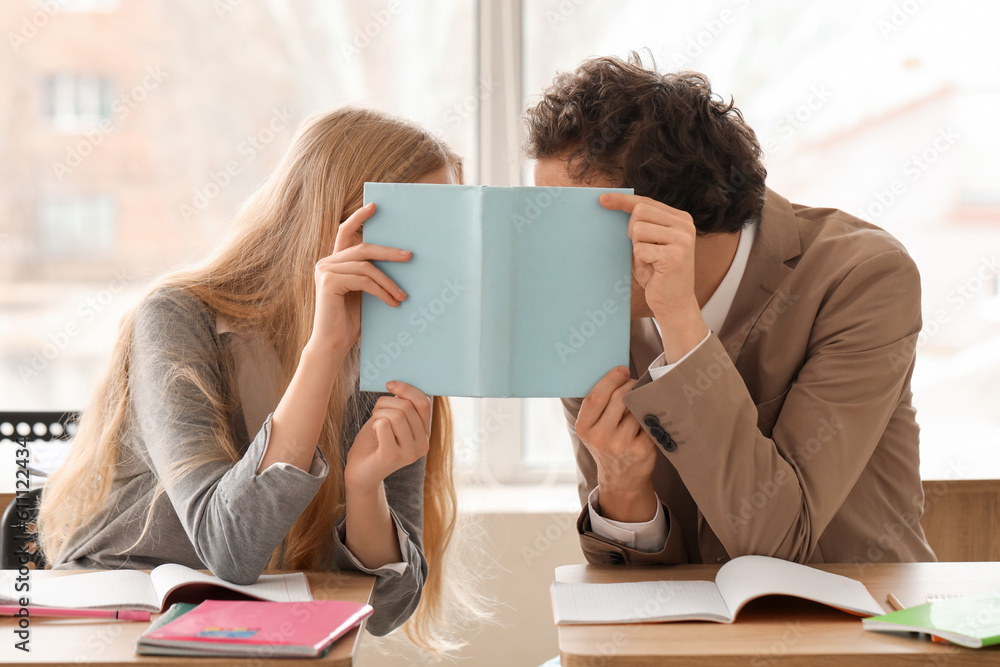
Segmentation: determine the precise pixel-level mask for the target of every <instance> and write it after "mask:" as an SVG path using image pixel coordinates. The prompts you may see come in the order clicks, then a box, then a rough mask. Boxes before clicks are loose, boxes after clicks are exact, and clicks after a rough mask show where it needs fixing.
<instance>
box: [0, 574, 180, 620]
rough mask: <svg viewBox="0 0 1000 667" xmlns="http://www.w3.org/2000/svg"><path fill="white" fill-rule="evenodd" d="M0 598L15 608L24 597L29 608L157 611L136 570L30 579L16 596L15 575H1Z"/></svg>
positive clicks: (147, 583) (152, 595)
mask: <svg viewBox="0 0 1000 667" xmlns="http://www.w3.org/2000/svg"><path fill="white" fill-rule="evenodd" d="M0 577H2V580H0V596H2V597H3V599H4V601H5V602H13V603H15V604H18V600H19V599H20V598H21V597H27V598H28V601H29V604H31V605H38V606H43V607H67V608H70V609H80V608H89V609H141V610H144V611H153V612H155V611H159V610H160V603H159V601H158V599H157V596H156V591H155V590H153V584H152V582H150V580H149V575H148V574H146V573H145V572H139V571H138V570H108V571H105V572H86V573H82V574H68V575H65V576H57V577H53V576H48V575H43V576H35V575H32V577H31V589H30V590H29V591H25V592H17V591H16V590H15V589H14V585H15V584H16V581H15V579H16V577H17V571H15V570H5V571H4V572H3V573H2V574H0Z"/></svg>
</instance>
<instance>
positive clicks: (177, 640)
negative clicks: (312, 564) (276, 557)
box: [142, 600, 373, 658]
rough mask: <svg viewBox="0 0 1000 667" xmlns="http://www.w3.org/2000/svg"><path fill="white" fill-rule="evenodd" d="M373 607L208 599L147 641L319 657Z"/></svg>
mask: <svg viewBox="0 0 1000 667" xmlns="http://www.w3.org/2000/svg"><path fill="white" fill-rule="evenodd" d="M372 611H373V609H372V608H371V606H370V605H367V604H360V603H357V602H343V601H339V600H314V601H312V602H261V601H257V600H206V601H205V602H202V603H201V604H200V605H198V606H197V607H195V608H194V609H192V610H191V611H189V612H187V613H186V614H184V615H183V616H180V617H179V618H177V619H175V620H173V621H170V622H169V623H167V624H166V625H164V626H163V627H161V628H158V629H156V630H154V631H152V632H150V633H148V634H146V635H144V636H143V638H142V643H143V644H144V645H146V646H156V647H161V648H165V649H171V653H173V654H175V655H206V656H210V655H211V656H241V657H242V656H254V657H262V658H263V657H268V656H275V657H278V656H281V657H316V656H319V655H321V654H322V653H323V652H324V651H325V650H326V649H327V648H329V646H330V645H331V644H333V642H335V641H336V640H337V639H339V638H340V637H342V636H343V635H344V634H345V633H347V631H348V630H350V629H351V628H353V627H355V626H356V625H359V624H360V623H361V622H362V621H363V620H364V619H366V618H368V617H369V616H370V615H371V614H372Z"/></svg>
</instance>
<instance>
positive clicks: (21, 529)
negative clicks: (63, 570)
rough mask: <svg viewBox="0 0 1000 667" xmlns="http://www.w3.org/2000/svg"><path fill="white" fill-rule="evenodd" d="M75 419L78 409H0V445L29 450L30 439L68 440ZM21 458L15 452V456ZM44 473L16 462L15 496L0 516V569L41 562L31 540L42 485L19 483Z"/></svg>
mask: <svg viewBox="0 0 1000 667" xmlns="http://www.w3.org/2000/svg"><path fill="white" fill-rule="evenodd" d="M79 419H80V413H79V412H0V445H4V446H5V447H9V446H10V445H9V444H8V443H13V444H14V445H15V446H17V447H21V448H27V449H28V450H29V451H30V449H31V445H32V443H37V442H52V441H53V440H69V439H70V438H72V437H73V434H74V433H76V424H77V422H78V421H79ZM25 458H26V457H20V456H19V457H17V460H18V461H22V460H24V459H25ZM22 465H23V467H24V468H25V469H26V472H25V473H24V474H21V472H20V469H21V467H22ZM44 476H45V473H44V472H42V471H40V470H36V469H35V468H33V467H31V466H30V465H29V464H28V463H27V462H25V463H23V464H21V463H18V472H17V474H16V475H15V480H16V481H15V496H14V499H13V500H11V501H10V502H9V503H8V504H7V508H6V509H5V510H4V512H3V517H2V518H0V568H2V569H4V570H16V569H19V568H20V567H21V566H25V567H28V568H41V567H44V566H45V558H44V556H43V555H42V552H41V550H40V549H39V548H38V545H37V543H36V541H35V532H36V531H35V526H36V523H37V521H38V505H39V503H41V500H42V488H41V487H36V488H30V489H25V488H24V487H23V484H27V483H30V480H31V479H32V478H38V477H44ZM18 482H20V484H19V483H18ZM31 486H34V485H31Z"/></svg>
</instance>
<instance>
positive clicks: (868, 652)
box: [556, 562, 1000, 667]
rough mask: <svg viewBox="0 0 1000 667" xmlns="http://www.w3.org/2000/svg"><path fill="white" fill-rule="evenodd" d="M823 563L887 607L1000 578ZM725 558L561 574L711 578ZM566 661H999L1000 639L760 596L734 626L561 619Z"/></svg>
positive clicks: (890, 664) (882, 665)
mask: <svg viewBox="0 0 1000 667" xmlns="http://www.w3.org/2000/svg"><path fill="white" fill-rule="evenodd" d="M817 567H819V569H822V570H827V571H829V572H835V573H837V574H842V575H844V576H847V577H851V578H853V579H858V580H860V581H862V582H864V584H865V585H866V586H867V587H868V590H869V591H870V592H871V594H872V596H873V597H874V598H875V599H876V600H878V602H879V604H881V605H882V607H883V608H885V609H886V611H887V612H888V611H891V610H890V609H889V607H888V605H887V604H886V602H885V599H886V595H887V594H889V593H893V594H894V595H895V596H896V597H897V598H899V599H900V601H901V602H902V603H903V604H904V605H906V606H910V605H913V604H917V603H918V602H921V601H923V599H924V598H925V597H926V596H927V595H928V594H929V593H957V594H970V593H976V592H980V591H983V590H984V589H985V588H986V587H987V586H998V585H1000V563H997V562H981V563H875V564H868V565H819V566H817ZM718 569H719V566H717V565H676V566H673V567H656V568H637V567H624V566H593V565H566V566H563V567H560V568H557V569H556V579H557V580H558V581H566V582H591V583H608V582H619V581H642V580H652V579H676V580H690V579H704V580H712V579H714V578H715V573H716V571H717V570H718ZM558 634H559V653H560V655H561V656H562V665H563V667H581V666H582V665H587V666H588V667H589V666H594V665H600V666H601V667H619V666H621V667H625V666H628V667H647V666H653V665H663V664H670V665H671V666H676V667H689V666H695V665H712V666H713V667H728V666H735V665H740V667H745V666H747V665H750V667H779V666H782V665H819V666H823V667H825V666H829V667H834V666H839V665H849V666H850V667H867V666H868V665H873V666H875V665H877V666H879V667H895V666H897V665H924V666H927V667H930V666H942V667H961V666H962V665H987V664H989V665H997V664H1000V647H994V648H985V649H966V648H962V647H958V646H953V645H950V644H939V643H934V642H931V641H929V640H927V639H924V638H916V637H915V636H913V635H909V634H887V633H879V632H870V631H867V630H863V629H862V628H861V621H860V619H858V618H857V617H855V616H851V615H849V614H846V613H843V612H839V611H836V610H833V609H829V608H827V607H824V606H822V605H819V604H816V603H813V602H807V601H805V600H797V599H794V598H764V599H760V600H756V601H754V602H751V603H750V604H749V605H747V606H746V607H744V609H743V610H742V611H741V612H740V614H739V616H738V617H737V620H736V622H735V623H734V624H732V625H727V624H723V623H704V622H686V623H649V624H632V625H568V626H559V627H558Z"/></svg>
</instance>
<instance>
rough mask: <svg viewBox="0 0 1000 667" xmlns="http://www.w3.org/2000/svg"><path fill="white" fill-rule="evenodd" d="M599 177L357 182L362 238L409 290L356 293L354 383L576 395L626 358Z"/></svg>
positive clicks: (489, 393) (611, 224) (624, 308)
mask: <svg viewBox="0 0 1000 667" xmlns="http://www.w3.org/2000/svg"><path fill="white" fill-rule="evenodd" d="M609 191H617V192H629V193H631V192H632V190H630V189H629V190H611V189H607V190H605V189H598V188H541V187H486V186H473V185H425V184H412V183H365V194H364V199H365V203H368V202H375V203H376V205H377V209H376V212H375V215H374V216H372V218H371V219H370V220H368V221H367V222H365V225H364V240H365V242H366V243H373V244H377V245H385V246H390V247H396V248H403V249H404V250H411V251H412V252H413V257H412V259H411V260H410V261H409V262H405V263H399V262H377V263H376V265H377V266H378V267H379V268H380V269H381V270H382V271H384V272H385V273H386V275H388V276H389V277H390V278H392V279H393V280H394V281H396V284H398V285H399V286H400V287H401V288H402V289H403V291H404V292H406V293H407V295H408V298H407V299H406V300H405V301H403V303H402V304H401V305H400V306H398V307H397V308H392V307H390V306H388V305H386V304H385V303H384V302H382V301H380V300H379V299H377V298H375V297H373V296H371V295H369V294H364V295H362V300H361V369H360V373H361V389H363V390H366V391H385V383H386V382H388V381H390V380H399V381H402V382H407V383H409V384H412V385H413V386H415V387H417V388H419V389H420V390H422V391H423V392H424V393H426V394H428V395H438V396H480V397H508V396H517V397H542V396H570V397H572V396H584V395H586V394H587V392H589V391H590V389H591V388H592V387H593V386H594V384H595V383H596V382H597V381H598V380H599V379H600V378H601V377H602V376H603V375H605V374H606V373H607V372H608V371H609V370H611V369H612V368H614V367H615V366H619V365H625V366H627V365H628V361H629V325H630V314H629V303H630V296H631V286H632V269H631V266H632V264H631V263H632V243H631V241H630V240H629V238H628V234H627V228H628V217H629V216H628V214H626V213H623V212H621V211H609V210H607V209H605V208H604V207H602V206H601V205H600V203H599V202H598V197H599V195H600V194H601V193H602V192H609Z"/></svg>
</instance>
